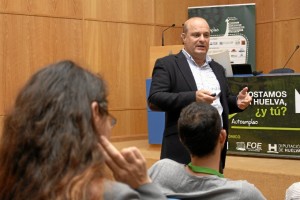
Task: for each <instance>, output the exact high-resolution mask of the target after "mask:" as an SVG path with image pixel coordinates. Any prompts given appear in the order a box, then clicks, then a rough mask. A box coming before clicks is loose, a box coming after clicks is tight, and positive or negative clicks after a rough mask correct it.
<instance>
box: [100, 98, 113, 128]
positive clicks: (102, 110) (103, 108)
mask: <svg viewBox="0 0 300 200" xmlns="http://www.w3.org/2000/svg"><path fill="white" fill-rule="evenodd" d="M98 105H99V111H100V113H102V114H105V115H107V116H108V118H109V122H110V125H111V127H114V126H115V125H116V124H117V119H116V118H115V117H114V116H113V115H111V114H110V113H109V112H108V110H107V102H98Z"/></svg>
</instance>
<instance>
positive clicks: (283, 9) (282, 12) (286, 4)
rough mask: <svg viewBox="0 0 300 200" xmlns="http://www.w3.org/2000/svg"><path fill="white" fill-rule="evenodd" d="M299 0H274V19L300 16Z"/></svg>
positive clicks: (288, 18)
mask: <svg viewBox="0 0 300 200" xmlns="http://www.w3.org/2000/svg"><path fill="white" fill-rule="evenodd" d="M299 9H300V1H299V0H285V1H280V0H276V1H274V10H275V21H277V20H290V19H295V18H298V19H299V18H300V12H299Z"/></svg>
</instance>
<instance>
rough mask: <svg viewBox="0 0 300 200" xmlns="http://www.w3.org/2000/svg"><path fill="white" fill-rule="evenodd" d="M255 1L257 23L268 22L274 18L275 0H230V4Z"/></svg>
mask: <svg viewBox="0 0 300 200" xmlns="http://www.w3.org/2000/svg"><path fill="white" fill-rule="evenodd" d="M245 3H255V7H256V23H266V22H271V21H272V20H273V14H274V9H273V4H274V0H267V1H266V0H229V1H228V4H245Z"/></svg>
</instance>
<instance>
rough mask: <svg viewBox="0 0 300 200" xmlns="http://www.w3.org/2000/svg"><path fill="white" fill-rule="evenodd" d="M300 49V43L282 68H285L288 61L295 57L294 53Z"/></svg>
mask: <svg viewBox="0 0 300 200" xmlns="http://www.w3.org/2000/svg"><path fill="white" fill-rule="evenodd" d="M298 49H299V45H297V46H296V49H295V50H294V52H293V53H292V55H291V56H290V58H289V59H288V60H287V61H286V63H285V65H284V66H283V68H282V69H284V68H285V67H286V65H287V64H288V62H289V61H290V60H291V58H292V57H293V55H294V54H295V52H296V51H297V50H298Z"/></svg>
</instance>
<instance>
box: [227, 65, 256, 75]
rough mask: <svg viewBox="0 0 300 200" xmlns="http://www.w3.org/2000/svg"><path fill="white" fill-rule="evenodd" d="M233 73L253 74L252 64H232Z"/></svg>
mask: <svg viewBox="0 0 300 200" xmlns="http://www.w3.org/2000/svg"><path fill="white" fill-rule="evenodd" d="M231 67H232V73H233V75H238V74H252V68H251V65H250V64H232V65H231Z"/></svg>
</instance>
